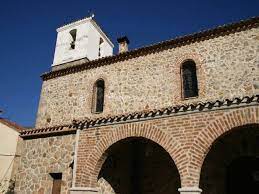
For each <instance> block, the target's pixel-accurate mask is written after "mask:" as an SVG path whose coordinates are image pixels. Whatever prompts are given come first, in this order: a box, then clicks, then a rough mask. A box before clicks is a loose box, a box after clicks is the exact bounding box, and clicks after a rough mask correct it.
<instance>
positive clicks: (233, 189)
mask: <svg viewBox="0 0 259 194" xmlns="http://www.w3.org/2000/svg"><path fill="white" fill-rule="evenodd" d="M258 149H259V148H258ZM257 192H258V193H259V158H256V157H240V158H238V159H236V160H234V161H233V162H232V163H231V164H230V165H229V167H228V169H227V193H228V194H244V193H257Z"/></svg>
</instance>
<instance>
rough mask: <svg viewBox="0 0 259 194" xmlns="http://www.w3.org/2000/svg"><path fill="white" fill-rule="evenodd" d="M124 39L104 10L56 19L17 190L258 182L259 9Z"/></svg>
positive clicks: (206, 189)
mask: <svg viewBox="0 0 259 194" xmlns="http://www.w3.org/2000/svg"><path fill="white" fill-rule="evenodd" d="M118 44H119V52H118V53H116V54H113V48H114V44H113V43H112V42H111V40H110V39H109V37H108V36H107V35H106V34H105V33H104V31H103V30H102V28H101V27H100V26H99V25H98V24H97V22H96V21H95V20H94V18H93V17H87V18H84V19H82V20H78V21H75V22H72V23H69V24H67V25H64V26H62V27H60V28H58V29H57V40H56V48H55V54H54V59H53V64H52V66H51V71H49V72H46V73H44V74H42V76H41V78H42V80H43V83H42V90H41V95H40V102H39V107H38V113H37V119H36V126H35V128H34V129H27V130H23V131H21V132H20V138H21V140H20V142H19V150H18V152H19V154H20V157H19V159H18V160H17V164H16V165H17V166H18V167H17V172H16V174H15V177H14V180H15V193H18V194H69V193H71V194H245V193H247V194H248V193H249V194H251V193H257V192H259V165H258V164H259V106H258V105H259V17H253V18H250V19H247V20H242V21H238V22H236V23H231V24H226V25H222V26H218V27H215V28H213V29H208V30H205V31H201V32H197V33H194V34H190V35H186V36H182V37H177V38H175V39H171V40H166V41H163V42H159V43H156V44H153V45H149V46H144V47H141V48H138V49H134V50H129V44H130V40H129V39H128V38H127V37H126V36H124V37H120V38H118Z"/></svg>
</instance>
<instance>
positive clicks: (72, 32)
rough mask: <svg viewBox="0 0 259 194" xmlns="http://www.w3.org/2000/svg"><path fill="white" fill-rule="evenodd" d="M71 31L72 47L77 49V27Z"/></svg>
mask: <svg viewBox="0 0 259 194" xmlns="http://www.w3.org/2000/svg"><path fill="white" fill-rule="evenodd" d="M69 33H70V35H71V37H72V41H71V42H70V48H71V49H75V46H76V29H73V30H71V31H70V32H69Z"/></svg>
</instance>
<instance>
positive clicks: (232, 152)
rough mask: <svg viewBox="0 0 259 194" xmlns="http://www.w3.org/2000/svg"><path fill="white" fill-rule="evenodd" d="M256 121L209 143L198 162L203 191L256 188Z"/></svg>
mask: <svg viewBox="0 0 259 194" xmlns="http://www.w3.org/2000/svg"><path fill="white" fill-rule="evenodd" d="M258 146H259V124H249V125H244V126H240V127H236V128H234V129H232V130H230V131H228V132H227V133H225V134H223V135H222V136H220V137H219V138H217V140H216V141H215V142H214V143H213V144H212V146H211V148H210V151H209V153H208V154H207V155H206V158H205V160H204V162H203V165H202V170H201V176H200V187H201V188H202V190H203V191H204V193H208V194H214V193H221V194H233V193H235V194H243V193H253V192H254V191H258V190H259V166H258V164H259V147H258Z"/></svg>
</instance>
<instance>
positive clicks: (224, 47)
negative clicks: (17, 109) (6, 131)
mask: <svg viewBox="0 0 259 194" xmlns="http://www.w3.org/2000/svg"><path fill="white" fill-rule="evenodd" d="M186 59H193V60H194V61H195V62H196V65H197V76H198V87H199V97H198V98H194V99H189V100H183V99H182V95H181V76H180V65H181V64H182V62H183V61H185V60H186ZM258 64H259V28H253V29H250V30H247V31H241V32H237V33H234V34H230V35H227V36H220V37H217V38H214V39H209V40H205V41H201V42H196V43H193V44H190V45H186V46H181V47H177V48H173V49H169V50H164V51H161V52H157V53H153V54H149V55H146V56H140V57H137V58H133V59H129V60H126V61H122V62H117V63H114V64H110V65H106V66H102V67H99V68H94V69H89V70H86V71H82V72H78V73H74V74H69V75H66V76H61V77H57V78H54V79H50V80H47V81H44V82H43V86H42V91H41V99H40V104H39V109H38V115H37V122H36V127H38V128H39V127H46V126H53V125H60V124H64V123H71V121H72V120H73V119H77V120H78V119H84V118H86V117H89V118H93V117H102V116H107V115H117V114H123V113H126V112H134V111H139V110H147V109H159V108H162V107H166V106H170V105H173V104H182V103H190V102H193V101H205V100H212V99H214V100H215V99H222V98H231V97H238V96H244V95H251V94H252V93H255V92H256V88H257V86H256V85H257V83H258V82H259V78H258V74H259V68H258ZM99 78H103V79H104V80H105V106H104V112H103V113H101V114H92V113H91V110H92V108H91V107H92V96H93V85H94V83H95V81H96V80H97V79H99Z"/></svg>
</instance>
